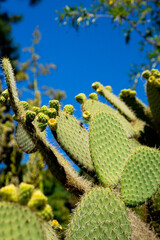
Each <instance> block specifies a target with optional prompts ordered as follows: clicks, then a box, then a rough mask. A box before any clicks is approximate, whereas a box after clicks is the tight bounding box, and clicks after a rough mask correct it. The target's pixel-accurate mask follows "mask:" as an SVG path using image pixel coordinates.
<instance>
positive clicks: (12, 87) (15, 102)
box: [2, 58, 19, 111]
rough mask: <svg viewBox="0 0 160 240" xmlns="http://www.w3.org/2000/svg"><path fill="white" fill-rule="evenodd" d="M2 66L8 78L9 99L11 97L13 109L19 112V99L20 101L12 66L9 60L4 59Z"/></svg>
mask: <svg viewBox="0 0 160 240" xmlns="http://www.w3.org/2000/svg"><path fill="white" fill-rule="evenodd" d="M2 66H3V70H4V73H5V77H6V82H7V87H8V92H9V97H10V103H11V106H12V108H13V110H15V111H17V109H18V108H19V99H18V92H17V88H16V83H15V77H14V73H13V69H12V66H11V64H10V61H9V59H7V58H3V59H2Z"/></svg>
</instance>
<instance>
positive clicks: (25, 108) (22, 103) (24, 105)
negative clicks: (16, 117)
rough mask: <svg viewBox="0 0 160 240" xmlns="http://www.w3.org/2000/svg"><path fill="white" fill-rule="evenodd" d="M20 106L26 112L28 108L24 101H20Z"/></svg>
mask: <svg viewBox="0 0 160 240" xmlns="http://www.w3.org/2000/svg"><path fill="white" fill-rule="evenodd" d="M20 104H21V105H22V107H23V108H24V110H28V108H29V104H28V102H26V101H21V102H20Z"/></svg>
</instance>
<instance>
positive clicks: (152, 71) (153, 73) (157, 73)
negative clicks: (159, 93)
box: [151, 69, 159, 77]
mask: <svg viewBox="0 0 160 240" xmlns="http://www.w3.org/2000/svg"><path fill="white" fill-rule="evenodd" d="M151 74H152V75H153V76H154V77H159V71H158V69H152V70H151Z"/></svg>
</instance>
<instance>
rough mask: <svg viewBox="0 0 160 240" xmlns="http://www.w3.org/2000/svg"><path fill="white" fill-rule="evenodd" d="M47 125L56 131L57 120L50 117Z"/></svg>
mask: <svg viewBox="0 0 160 240" xmlns="http://www.w3.org/2000/svg"><path fill="white" fill-rule="evenodd" d="M48 125H49V127H50V129H51V130H52V131H56V129H57V120H56V119H54V118H50V119H49V120H48Z"/></svg>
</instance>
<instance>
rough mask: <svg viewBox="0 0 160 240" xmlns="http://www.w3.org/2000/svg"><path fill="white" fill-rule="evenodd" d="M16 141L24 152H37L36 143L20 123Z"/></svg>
mask: <svg viewBox="0 0 160 240" xmlns="http://www.w3.org/2000/svg"><path fill="white" fill-rule="evenodd" d="M16 140H17V143H18V146H19V148H20V149H22V150H23V151H24V152H26V153H33V152H36V151H37V148H36V145H35V143H34V142H33V141H32V139H31V137H30V136H29V135H28V133H27V132H26V130H25V129H24V128H23V126H22V124H20V123H18V125H17V129H16Z"/></svg>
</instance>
